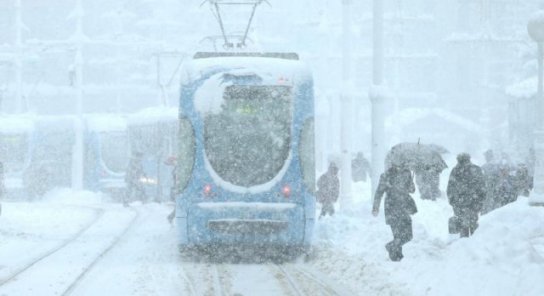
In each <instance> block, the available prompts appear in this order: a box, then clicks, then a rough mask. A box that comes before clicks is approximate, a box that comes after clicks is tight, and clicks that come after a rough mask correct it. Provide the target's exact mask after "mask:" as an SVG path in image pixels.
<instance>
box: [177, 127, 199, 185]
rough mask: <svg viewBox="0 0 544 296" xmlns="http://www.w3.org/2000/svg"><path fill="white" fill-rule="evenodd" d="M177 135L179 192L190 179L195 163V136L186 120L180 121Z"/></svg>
mask: <svg viewBox="0 0 544 296" xmlns="http://www.w3.org/2000/svg"><path fill="white" fill-rule="evenodd" d="M178 133H179V138H178V139H179V140H178V141H179V142H178V147H179V150H178V152H179V154H178V165H177V182H178V184H177V186H178V189H179V190H180V191H181V190H183V189H184V188H185V187H186V186H187V183H188V182H189V179H190V178H191V174H192V172H193V166H194V162H195V135H194V131H193V126H192V124H191V122H190V121H189V120H188V119H187V118H181V119H180V121H179V130H178Z"/></svg>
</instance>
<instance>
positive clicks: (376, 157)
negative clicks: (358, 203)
mask: <svg viewBox="0 0 544 296" xmlns="http://www.w3.org/2000/svg"><path fill="white" fill-rule="evenodd" d="M373 5H374V7H373V51H372V52H373V67H372V86H371V89H370V92H369V97H370V102H371V104H372V115H371V116H372V147H371V154H372V155H371V164H372V187H371V188H372V193H374V192H376V187H377V184H378V178H379V176H380V174H381V173H382V172H383V169H384V168H383V164H384V158H385V125H384V121H385V109H384V108H385V105H384V103H385V99H386V98H385V91H384V90H385V88H384V81H383V76H384V75H383V69H384V65H383V64H384V53H383V0H374V1H373Z"/></svg>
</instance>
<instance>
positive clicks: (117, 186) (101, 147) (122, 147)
mask: <svg viewBox="0 0 544 296" xmlns="http://www.w3.org/2000/svg"><path fill="white" fill-rule="evenodd" d="M85 122H86V129H85V147H86V153H85V170H84V172H85V173H84V174H85V177H84V182H85V188H87V189H90V190H94V191H101V192H105V193H108V194H109V195H110V196H111V198H113V199H115V200H119V201H120V200H122V198H123V196H124V194H125V189H126V184H125V171H126V168H127V166H128V160H129V155H130V145H129V140H128V128H127V120H126V116H123V115H118V114H93V115H88V116H86V118H85Z"/></svg>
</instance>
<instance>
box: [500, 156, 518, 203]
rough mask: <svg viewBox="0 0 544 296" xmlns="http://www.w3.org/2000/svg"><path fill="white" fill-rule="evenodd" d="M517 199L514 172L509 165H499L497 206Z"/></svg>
mask: <svg viewBox="0 0 544 296" xmlns="http://www.w3.org/2000/svg"><path fill="white" fill-rule="evenodd" d="M517 199H518V187H517V184H516V177H515V172H513V171H512V170H510V167H506V166H504V167H501V168H500V171H499V180H498V184H497V200H498V203H499V207H502V206H505V205H507V204H509V203H512V202H514V201H516V200H517Z"/></svg>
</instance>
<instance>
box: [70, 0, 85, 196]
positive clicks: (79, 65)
mask: <svg viewBox="0 0 544 296" xmlns="http://www.w3.org/2000/svg"><path fill="white" fill-rule="evenodd" d="M75 17H76V32H75V42H76V53H75V61H74V63H75V72H76V79H75V87H76V92H77V94H76V120H75V124H74V128H75V143H74V148H73V154H72V188H73V189H74V190H82V189H83V165H84V159H85V158H84V155H85V147H84V145H83V132H84V126H83V42H84V34H83V6H82V4H81V0H77V2H76V8H75Z"/></svg>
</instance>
